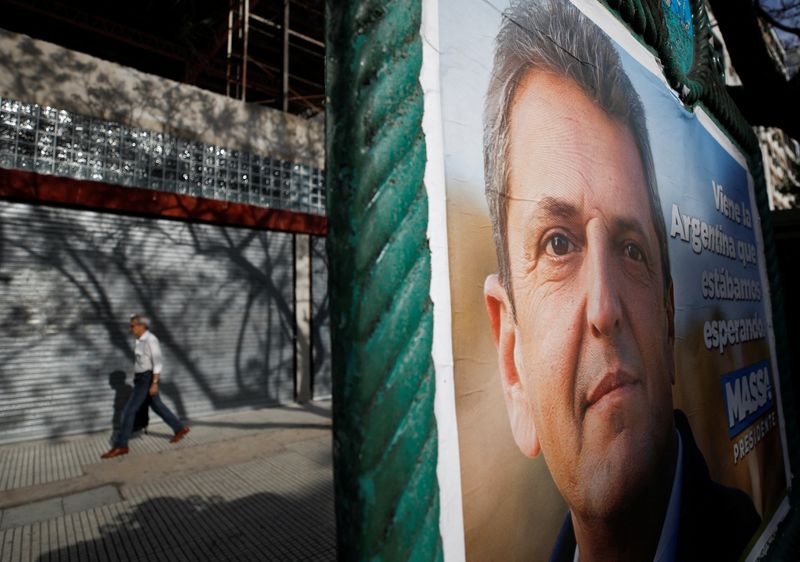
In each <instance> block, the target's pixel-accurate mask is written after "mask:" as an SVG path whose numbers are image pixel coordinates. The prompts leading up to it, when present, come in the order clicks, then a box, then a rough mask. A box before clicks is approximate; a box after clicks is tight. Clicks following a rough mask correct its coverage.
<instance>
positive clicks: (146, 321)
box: [131, 314, 150, 328]
mask: <svg viewBox="0 0 800 562" xmlns="http://www.w3.org/2000/svg"><path fill="white" fill-rule="evenodd" d="M131 322H133V323H134V324H138V325H140V326H144V327H145V328H150V318H148V317H147V316H145V315H143V314H134V315H132V316H131Z"/></svg>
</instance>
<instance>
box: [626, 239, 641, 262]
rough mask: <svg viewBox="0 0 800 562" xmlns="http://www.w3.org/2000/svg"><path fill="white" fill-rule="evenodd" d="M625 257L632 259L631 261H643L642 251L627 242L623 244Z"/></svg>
mask: <svg viewBox="0 0 800 562" xmlns="http://www.w3.org/2000/svg"><path fill="white" fill-rule="evenodd" d="M624 251H625V256H626V257H628V258H630V259H632V260H633V261H641V262H643V261H645V259H644V252H643V251H642V249H641V248H640V247H639V246H637V245H636V244H634V243H633V242H628V243H627V244H625V249H624Z"/></svg>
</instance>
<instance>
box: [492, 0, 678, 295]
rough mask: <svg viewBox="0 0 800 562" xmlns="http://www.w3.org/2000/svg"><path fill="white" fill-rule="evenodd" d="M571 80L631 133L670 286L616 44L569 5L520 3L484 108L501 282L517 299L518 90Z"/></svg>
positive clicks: (639, 124)
mask: <svg viewBox="0 0 800 562" xmlns="http://www.w3.org/2000/svg"><path fill="white" fill-rule="evenodd" d="M534 69H537V70H543V71H545V72H552V73H555V74H559V75H561V76H564V77H566V78H568V79H570V80H572V81H573V82H574V83H575V84H576V85H577V86H578V87H580V89H581V90H582V91H583V92H584V93H585V94H586V96H587V97H588V98H589V99H591V100H592V101H594V102H595V103H596V104H597V105H598V106H599V107H600V108H601V109H602V110H603V111H604V112H605V113H606V114H607V115H608V116H609V117H611V118H612V119H614V120H616V121H618V122H619V123H622V124H624V125H626V126H627V127H628V129H630V131H631V133H632V135H633V138H634V141H635V143H636V146H637V147H638V149H639V156H640V157H641V161H642V168H643V170H644V175H645V179H646V181H647V188H648V199H649V201H650V213H651V215H652V220H653V226H654V228H655V231H656V235H657V236H658V245H659V250H660V252H661V265H662V271H663V274H664V298H665V299H667V298H668V296H669V283H670V279H671V275H670V267H669V254H668V252H667V234H666V227H665V225H664V216H663V214H662V212H661V203H660V200H659V198H658V187H657V185H656V177H655V170H654V165H653V155H652V152H651V150H650V140H649V138H648V135H647V125H646V123H645V115H644V109H643V107H642V102H641V101H640V100H639V95H638V94H637V93H636V91H635V90H634V88H633V85H632V84H631V81H630V79H629V78H628V76H627V74H625V70H624V69H623V68H622V63H621V62H620V58H619V55H618V54H617V52H616V50H615V49H614V46H613V45H612V44H611V40H610V39H609V38H608V37H607V36H606V34H605V33H603V32H602V31H601V30H600V28H598V27H597V25H595V24H594V23H593V22H592V21H591V20H589V19H588V18H587V17H585V16H584V15H583V14H581V13H580V11H578V9H577V8H575V6H573V5H572V4H570V3H569V2H568V1H567V0H538V1H537V0H533V1H532V0H527V1H525V0H522V1H520V0H517V1H515V2H514V3H513V4H512V5H511V7H509V8H508V9H507V10H506V11H505V13H504V14H503V23H502V26H501V28H500V32H499V33H498V35H497V39H496V47H495V54H494V64H493V66H492V75H491V79H490V81H489V88H488V90H487V92H486V105H485V108H484V131H483V160H484V176H485V182H486V198H487V200H488V203H489V211H490V214H491V217H492V231H493V233H494V241H495V247H496V251H497V260H498V265H499V273H500V280H501V282H502V283H503V286H504V287H505V289H506V291H507V292H508V296H509V299H511V304H512V308H513V306H514V304H513V303H514V297H513V294H512V288H511V275H510V273H511V272H510V269H509V263H508V242H507V240H508V236H507V211H508V205H507V200H508V198H507V197H506V192H507V189H508V178H509V172H510V167H509V165H508V162H507V156H508V150H509V133H510V113H511V106H512V103H513V101H514V96H515V94H516V91H517V87H518V85H519V84H520V83H521V82H522V80H523V78H524V77H525V76H526V75H527V74H528V73H529V72H530V71H531V70H534Z"/></svg>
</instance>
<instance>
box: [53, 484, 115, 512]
mask: <svg viewBox="0 0 800 562" xmlns="http://www.w3.org/2000/svg"><path fill="white" fill-rule="evenodd" d="M63 501H64V513H75V512H77V511H85V510H87V509H93V508H95V507H99V506H101V505H106V504H109V503H116V502H118V501H122V497H121V496H120V495H119V491H118V490H117V489H116V488H115V487H114V486H100V487H99V488H94V489H92V490H86V491H85V492H79V493H77V494H72V495H69V496H64V497H63Z"/></svg>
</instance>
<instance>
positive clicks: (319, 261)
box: [311, 236, 331, 399]
mask: <svg viewBox="0 0 800 562" xmlns="http://www.w3.org/2000/svg"><path fill="white" fill-rule="evenodd" d="M311 309H312V310H311V314H312V316H311V360H312V362H313V363H312V369H313V374H312V379H311V380H312V383H311V384H312V395H313V397H314V398H315V399H319V398H329V397H330V396H331V328H330V326H331V323H330V306H329V300H328V254H327V251H326V250H325V238H320V237H318V236H313V237H312V238H311Z"/></svg>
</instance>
